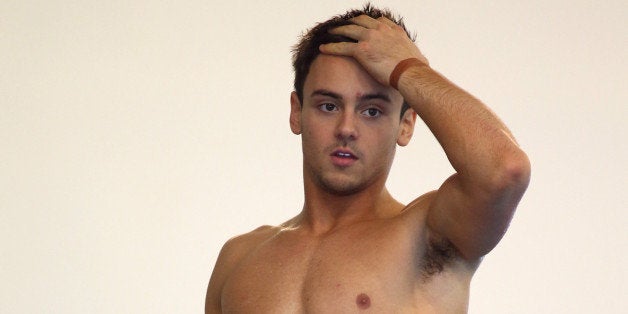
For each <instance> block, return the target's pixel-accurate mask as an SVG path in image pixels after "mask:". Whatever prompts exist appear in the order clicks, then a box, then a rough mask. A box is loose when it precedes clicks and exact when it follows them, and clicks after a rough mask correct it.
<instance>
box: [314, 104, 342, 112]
mask: <svg viewBox="0 0 628 314" xmlns="http://www.w3.org/2000/svg"><path fill="white" fill-rule="evenodd" d="M318 108H319V109H320V110H322V111H324V112H332V111H338V106H336V105H334V104H331V103H325V104H322V105H319V106H318Z"/></svg>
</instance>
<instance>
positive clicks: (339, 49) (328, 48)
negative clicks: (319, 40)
mask: <svg viewBox="0 0 628 314" xmlns="http://www.w3.org/2000/svg"><path fill="white" fill-rule="evenodd" d="M355 46H356V44H355V43H348V42H339V43H330V44H324V45H320V46H319V47H318V49H319V50H320V52H322V53H325V54H330V55H339V56H353V53H354V51H355Z"/></svg>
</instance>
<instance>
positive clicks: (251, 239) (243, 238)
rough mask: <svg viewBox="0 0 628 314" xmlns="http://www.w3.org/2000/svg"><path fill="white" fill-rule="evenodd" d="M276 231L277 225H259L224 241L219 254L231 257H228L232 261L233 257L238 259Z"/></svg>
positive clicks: (277, 229)
mask: <svg viewBox="0 0 628 314" xmlns="http://www.w3.org/2000/svg"><path fill="white" fill-rule="evenodd" d="M278 232H279V227H275V226H261V227H258V228H257V229H255V230H253V231H250V232H247V233H244V234H241V235H238V236H235V237H233V238H231V239H229V240H227V242H225V244H224V245H223V247H222V249H221V250H220V255H227V256H230V257H231V258H229V259H230V260H231V262H233V261H234V260H233V259H234V258H235V259H237V260H239V259H240V258H242V257H243V256H244V255H246V254H247V253H248V252H250V251H251V250H253V249H255V248H256V247H257V246H259V245H260V244H261V243H263V242H265V241H266V240H268V239H270V238H272V237H273V236H274V235H275V234H277V233H278ZM238 257H239V258H238Z"/></svg>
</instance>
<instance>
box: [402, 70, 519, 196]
mask: <svg viewBox="0 0 628 314" xmlns="http://www.w3.org/2000/svg"><path fill="white" fill-rule="evenodd" d="M398 89H399V91H400V92H401V94H402V95H403V96H404V99H405V100H406V102H407V103H408V104H409V105H410V106H411V107H412V108H413V109H414V110H415V111H416V112H417V114H418V115H419V117H421V119H422V120H423V121H424V122H425V123H426V125H427V126H428V127H429V129H430V130H431V131H432V133H433V134H434V135H435V136H436V139H437V140H438V141H439V143H440V144H441V146H442V147H443V149H444V150H445V153H446V155H447V157H448V159H449V161H450V162H451V164H452V166H453V167H454V169H456V171H457V173H458V175H459V176H460V179H461V180H462V182H466V183H473V185H474V186H480V187H488V188H493V187H496V186H499V185H502V184H504V183H507V182H505V181H508V180H510V179H512V176H518V175H519V173H518V172H520V171H522V170H525V169H520V168H521V167H523V168H525V167H526V165H527V162H528V161H527V157H526V155H525V154H524V153H523V152H522V151H521V149H519V146H518V145H517V143H516V141H515V140H514V138H513V136H512V134H511V133H510V131H509V130H508V128H507V127H506V126H505V125H504V124H503V123H502V122H501V121H500V120H499V118H498V117H497V116H496V115H495V114H494V113H493V112H492V111H491V110H490V109H489V108H488V107H486V106H485V105H484V104H483V103H482V102H481V101H479V100H478V99H476V98H475V97H473V96H472V95H471V94H469V93H467V92H466V91H464V90H462V89H461V88H459V87H458V86H456V85H455V84H453V83H452V82H450V81H449V80H447V79H446V78H445V77H443V76H442V75H440V74H439V73H437V72H436V71H434V70H432V69H431V68H430V67H428V66H418V67H412V68H410V69H408V70H407V71H405V72H404V73H403V74H402V75H401V77H400V79H399V84H398Z"/></svg>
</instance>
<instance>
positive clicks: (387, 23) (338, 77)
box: [205, 6, 530, 313]
mask: <svg viewBox="0 0 628 314" xmlns="http://www.w3.org/2000/svg"><path fill="white" fill-rule="evenodd" d="M411 58H412V59H411ZM406 59H411V61H404V62H401V61H402V60H406ZM293 62H294V66H295V72H296V74H295V91H294V92H292V94H291V97H290V103H291V112H290V127H291V129H292V132H294V133H295V134H300V135H301V139H302V149H303V180H304V190H305V204H304V205H303V209H302V211H301V212H300V213H299V214H298V215H297V216H296V217H294V218H292V219H290V220H289V221H287V222H285V223H283V224H281V225H279V226H276V227H274V226H273V227H271V226H263V227H260V228H258V229H256V230H254V231H252V232H250V233H247V234H244V235H241V236H238V237H235V238H232V239H230V240H229V241H227V243H226V244H225V245H224V247H223V248H222V250H221V252H220V255H219V257H218V261H217V263H216V266H215V268H214V271H213V274H212V276H211V279H210V281H209V287H208V290H207V298H206V305H205V312H206V313H223V312H224V313H354V312H360V311H370V312H372V313H466V312H467V306H468V299H469V284H470V281H471V277H472V275H473V273H474V272H475V270H476V269H477V267H478V265H479V264H480V261H481V259H482V256H484V255H485V254H486V253H488V252H489V251H490V250H491V249H493V248H494V247H495V245H497V243H498V242H499V240H500V239H501V237H502V236H503V235H504V232H505V231H506V229H507V227H508V224H509V222H510V219H511V217H512V215H513V213H514V211H515V208H516V206H517V203H518V202H519V200H520V199H521V197H522V195H523V193H524V191H525V189H526V187H527V185H528V181H529V176H530V165H529V161H528V159H527V156H526V155H525V153H524V152H523V151H522V150H521V149H520V148H519V147H518V145H517V143H516V142H515V140H514V139H513V137H512V135H511V133H510V132H509V131H508V129H507V128H506V126H505V125H504V124H503V123H502V122H501V121H500V120H499V119H498V118H497V117H496V116H495V115H494V114H493V113H492V112H491V111H490V109H488V108H487V107H486V106H485V105H484V104H482V103H481V102H480V101H479V100H477V99H475V98H474V97H473V96H471V95H470V94H468V93H467V92H465V91H464V90H462V89H460V88H459V87H457V86H456V85H454V84H453V83H451V82H450V81H448V80H447V79H446V78H444V77H443V76H442V75H441V74H439V73H438V72H436V71H435V70H433V69H432V68H431V67H430V66H429V65H428V61H427V60H426V58H425V57H424V56H423V55H422V54H421V52H420V51H419V49H418V48H417V47H416V45H415V44H414V42H413V40H411V39H410V38H409V37H408V35H407V32H406V31H405V27H404V26H403V24H402V23H400V22H399V20H396V19H395V18H394V17H393V16H392V15H391V14H390V13H389V12H386V11H380V10H378V9H375V8H373V7H371V6H366V7H365V8H364V9H363V10H354V11H350V12H348V13H347V14H345V15H343V16H339V17H335V18H332V19H330V20H328V21H327V22H325V23H322V24H319V25H317V26H316V27H314V28H313V29H311V30H310V31H309V32H308V33H307V34H306V35H304V36H303V38H302V39H301V42H300V43H299V44H298V45H297V46H296V49H295V53H294V60H293ZM395 69H396V70H395ZM394 72H396V73H394ZM407 106H409V109H408V108H407ZM402 108H404V109H403V110H402ZM406 109H407V110H406ZM417 114H418V116H419V117H420V118H421V119H422V120H423V121H425V123H426V124H427V126H428V127H429V128H430V130H431V131H432V133H433V134H434V135H435V136H436V138H437V139H438V141H439V142H440V144H441V146H442V147H443V149H444V150H445V153H446V154H447V157H448V159H449V161H450V162H451V164H452V165H453V167H454V169H455V170H456V173H455V174H453V175H452V176H451V177H449V178H448V179H447V180H445V182H444V183H443V185H442V186H441V187H440V188H439V189H438V190H437V191H432V192H428V193H426V194H423V195H422V196H420V197H418V198H417V199H416V200H415V201H413V202H411V203H410V204H409V205H407V206H404V205H403V204H401V203H399V202H397V201H396V200H395V199H393V198H392V196H391V195H390V194H389V192H388V191H387V189H386V187H385V182H386V179H387V176H388V172H389V170H390V167H391V165H392V161H393V157H394V155H395V148H396V145H400V146H405V145H406V144H408V142H409V141H410V138H411V136H412V132H413V129H414V124H415V121H416V117H417Z"/></svg>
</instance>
